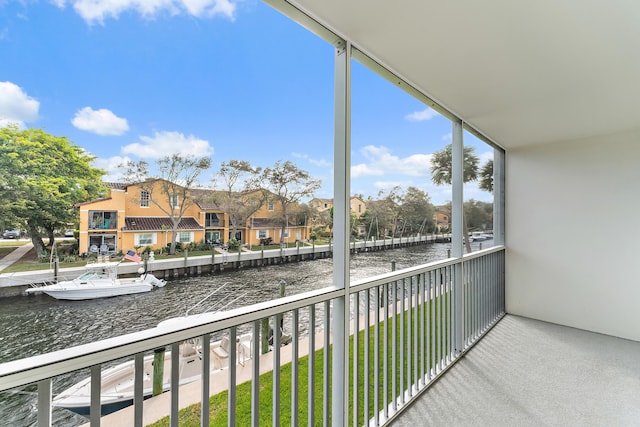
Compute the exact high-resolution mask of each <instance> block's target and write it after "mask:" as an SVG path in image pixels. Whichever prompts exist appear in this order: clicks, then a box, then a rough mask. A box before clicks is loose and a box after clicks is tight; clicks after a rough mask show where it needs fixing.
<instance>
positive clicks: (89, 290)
mask: <svg viewBox="0 0 640 427" xmlns="http://www.w3.org/2000/svg"><path fill="white" fill-rule="evenodd" d="M119 265H120V262H96V263H91V264H87V270H86V271H85V272H84V273H82V274H81V275H80V276H79V277H77V278H75V279H73V280H64V281H61V282H58V283H54V284H51V285H46V286H35V287H32V288H28V289H27V290H26V291H25V292H26V293H27V294H37V293H45V294H47V295H49V296H52V297H54V298H56V299H64V300H86V299H94V298H106V297H115V296H118V295H129V294H138V293H141V292H149V291H150V290H151V289H153V288H154V287H158V288H161V287H163V286H164V285H165V284H166V281H165V280H163V279H158V278H157V277H155V276H154V275H153V274H151V273H149V272H148V271H147V272H145V271H144V269H143V268H140V270H138V272H139V273H140V276H138V277H132V278H122V279H121V278H118V266H119Z"/></svg>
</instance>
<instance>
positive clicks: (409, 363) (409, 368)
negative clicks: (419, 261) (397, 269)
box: [402, 277, 413, 403]
mask: <svg viewBox="0 0 640 427" xmlns="http://www.w3.org/2000/svg"><path fill="white" fill-rule="evenodd" d="M407 282H408V284H409V286H407ZM402 283H403V285H402V289H403V291H404V292H405V297H406V301H407V304H406V305H407V309H406V312H407V320H406V323H407V338H406V340H407V344H406V346H405V347H406V348H407V354H406V356H405V358H406V365H407V373H406V382H407V384H406V386H405V388H404V390H405V393H403V396H411V387H412V381H411V378H412V377H413V342H412V340H413V301H412V292H411V289H412V284H411V278H410V277H409V278H407V279H404V280H403V281H402ZM402 311H403V312H404V311H405V310H402ZM403 360H404V359H403ZM403 365H404V363H403ZM405 400H406V399H404V398H403V400H402V403H404V402H405Z"/></svg>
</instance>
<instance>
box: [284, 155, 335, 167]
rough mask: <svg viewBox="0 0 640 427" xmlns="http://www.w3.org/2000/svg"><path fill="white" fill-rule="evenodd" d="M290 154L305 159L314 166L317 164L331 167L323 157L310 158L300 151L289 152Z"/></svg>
mask: <svg viewBox="0 0 640 427" xmlns="http://www.w3.org/2000/svg"><path fill="white" fill-rule="evenodd" d="M291 155H292V156H293V157H295V158H298V159H303V160H306V161H308V162H309V163H311V164H312V165H314V166H318V167H321V168H329V167H331V163H330V162H328V161H326V160H325V159H312V158H311V157H310V156H309V155H308V154H301V153H291Z"/></svg>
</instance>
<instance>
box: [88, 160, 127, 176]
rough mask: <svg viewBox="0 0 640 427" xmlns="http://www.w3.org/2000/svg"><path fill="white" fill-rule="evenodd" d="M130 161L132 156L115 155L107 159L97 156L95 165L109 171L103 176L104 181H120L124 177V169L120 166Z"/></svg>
mask: <svg viewBox="0 0 640 427" xmlns="http://www.w3.org/2000/svg"><path fill="white" fill-rule="evenodd" d="M130 161H131V158H129V157H126V156H125V157H120V156H114V157H109V158H107V159H101V158H97V159H95V160H94V161H93V166H94V167H96V168H99V169H103V170H104V171H106V172H107V174H106V175H104V176H103V177H102V180H103V181H107V182H120V181H122V179H123V178H124V173H123V169H122V168H121V167H120V166H122V165H124V164H126V163H128V162H130Z"/></svg>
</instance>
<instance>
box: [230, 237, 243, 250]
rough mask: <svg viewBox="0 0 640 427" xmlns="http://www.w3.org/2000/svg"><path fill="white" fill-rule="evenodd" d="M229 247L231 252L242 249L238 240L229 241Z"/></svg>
mask: <svg viewBox="0 0 640 427" xmlns="http://www.w3.org/2000/svg"><path fill="white" fill-rule="evenodd" d="M227 247H228V248H229V249H230V250H234V249H238V248H239V247H240V242H238V241H237V240H236V239H229V241H228V242H227Z"/></svg>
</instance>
